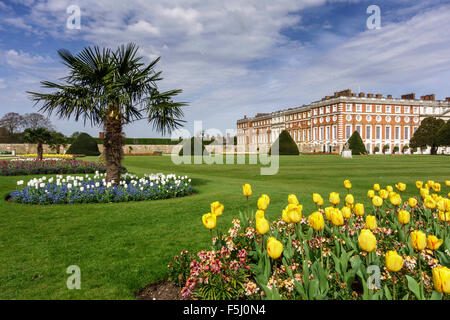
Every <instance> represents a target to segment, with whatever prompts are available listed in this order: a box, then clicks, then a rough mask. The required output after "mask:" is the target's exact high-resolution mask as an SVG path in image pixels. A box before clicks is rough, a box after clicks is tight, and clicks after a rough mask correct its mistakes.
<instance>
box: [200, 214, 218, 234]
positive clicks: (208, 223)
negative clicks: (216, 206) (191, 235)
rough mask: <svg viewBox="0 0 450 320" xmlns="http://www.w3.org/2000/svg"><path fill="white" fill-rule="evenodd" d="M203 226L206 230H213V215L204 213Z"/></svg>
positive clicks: (214, 219)
mask: <svg viewBox="0 0 450 320" xmlns="http://www.w3.org/2000/svg"><path fill="white" fill-rule="evenodd" d="M202 221H203V225H204V226H205V227H206V228H207V229H210V230H211V229H214V228H215V227H216V225H217V218H216V216H215V215H214V214H211V213H206V214H204V215H203V216H202Z"/></svg>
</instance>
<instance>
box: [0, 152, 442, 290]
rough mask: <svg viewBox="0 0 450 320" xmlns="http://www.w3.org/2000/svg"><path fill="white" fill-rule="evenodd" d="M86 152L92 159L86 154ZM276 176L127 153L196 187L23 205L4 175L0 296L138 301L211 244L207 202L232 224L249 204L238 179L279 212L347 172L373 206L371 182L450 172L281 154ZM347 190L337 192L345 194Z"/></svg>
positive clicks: (333, 187) (377, 160) (387, 159)
mask: <svg viewBox="0 0 450 320" xmlns="http://www.w3.org/2000/svg"><path fill="white" fill-rule="evenodd" d="M90 160H95V158H91V159H90ZM280 160H281V161H280V170H279V172H278V174H277V175H274V176H261V175H260V165H248V164H247V165H206V164H203V165H174V164H173V163H172V162H171V160H170V157H168V156H163V157H138V156H133V157H128V158H126V159H125V161H124V165H125V166H126V167H127V168H128V170H129V171H130V172H133V173H136V174H144V173H152V172H153V173H156V172H163V173H176V174H179V175H188V176H189V177H191V178H193V182H194V183H195V185H194V186H195V188H196V189H197V190H198V192H199V193H198V194H196V195H193V196H188V197H184V198H177V199H171V200H159V201H147V202H136V203H132V202H130V203H118V204H88V205H55V206H27V205H20V204H14V203H9V202H6V201H4V197H5V196H6V194H8V192H9V191H11V190H13V189H14V188H16V181H17V180H21V179H24V180H25V181H28V179H30V178H31V176H26V177H0V194H1V195H2V198H1V200H0V266H1V267H0V298H1V299H134V296H133V292H135V291H137V290H138V289H140V288H142V287H143V286H145V285H146V284H148V283H150V282H154V281H157V280H160V279H163V278H165V277H166V276H167V264H168V263H169V261H170V260H171V259H172V257H173V256H174V255H175V254H178V253H179V252H180V251H181V250H182V249H188V250H197V249H201V248H208V247H209V232H208V231H207V230H206V229H205V228H204V227H203V225H202V223H201V216H202V214H204V213H207V212H208V211H209V205H210V203H211V202H212V201H215V200H218V201H220V202H222V203H223V204H224V205H225V211H224V214H223V215H222V216H221V217H220V218H219V228H220V229H221V230H222V231H226V230H228V228H229V226H230V222H231V220H232V219H233V218H235V217H237V215H238V210H239V209H243V208H245V198H244V197H243V196H242V184H244V183H250V184H251V185H252V188H253V194H254V195H253V196H252V197H251V198H250V200H251V205H252V207H253V208H254V207H256V201H257V198H258V196H259V195H260V194H262V193H266V194H268V195H269V196H270V197H271V204H270V206H269V208H268V210H267V212H266V216H268V217H269V218H270V219H271V220H272V219H276V218H278V217H279V216H280V214H281V210H282V208H284V207H285V205H286V203H287V195H288V194H289V193H295V194H296V195H297V196H298V198H299V200H300V202H301V203H302V204H303V205H304V214H305V215H308V214H309V213H311V212H312V211H313V210H314V205H313V202H312V193H313V192H319V193H321V194H322V196H323V198H324V199H325V201H326V202H327V201H328V195H329V193H330V192H331V191H338V192H340V193H341V195H344V194H345V193H346V192H345V189H344V188H343V180H344V179H350V180H351V181H352V183H353V189H352V193H353V194H354V196H355V199H356V200H357V201H360V202H364V203H365V204H367V205H368V204H369V202H368V201H367V198H366V193H367V190H368V189H369V188H370V187H371V186H372V185H373V183H380V184H381V185H387V184H390V185H392V186H394V184H395V183H396V182H398V181H402V182H404V183H406V184H407V187H408V188H407V191H406V193H405V194H404V196H403V198H405V199H406V197H407V196H409V195H413V194H416V193H417V191H416V188H415V186H414V182H415V181H416V180H417V179H421V180H428V179H433V180H435V181H438V182H441V184H442V185H443V192H445V193H448V192H449V191H450V190H448V188H446V187H445V185H444V184H443V181H444V180H446V179H447V180H448V179H449V178H450V173H449V172H450V161H449V160H450V158H449V157H445V156H369V157H356V158H354V159H341V158H340V157H339V156H286V157H281V159H280ZM342 198H343V197H342ZM70 265H78V266H79V267H80V268H81V290H68V289H67V287H66V280H67V277H68V276H69V275H68V274H66V268H67V267H68V266H70Z"/></svg>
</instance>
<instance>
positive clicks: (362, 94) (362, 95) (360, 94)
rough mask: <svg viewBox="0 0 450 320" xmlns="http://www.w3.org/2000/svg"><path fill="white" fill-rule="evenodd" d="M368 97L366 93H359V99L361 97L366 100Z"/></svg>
mask: <svg viewBox="0 0 450 320" xmlns="http://www.w3.org/2000/svg"><path fill="white" fill-rule="evenodd" d="M365 96H366V95H365V94H364V92H360V93H359V95H358V97H360V98H364V97H365Z"/></svg>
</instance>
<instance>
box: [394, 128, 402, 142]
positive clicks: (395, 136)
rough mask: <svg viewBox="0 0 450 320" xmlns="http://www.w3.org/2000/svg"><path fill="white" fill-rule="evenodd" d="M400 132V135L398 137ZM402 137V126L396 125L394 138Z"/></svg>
mask: <svg viewBox="0 0 450 320" xmlns="http://www.w3.org/2000/svg"><path fill="white" fill-rule="evenodd" d="M397 132H398V137H397ZM401 139H402V127H400V126H395V127H394V140H401Z"/></svg>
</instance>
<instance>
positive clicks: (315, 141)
mask: <svg viewBox="0 0 450 320" xmlns="http://www.w3.org/2000/svg"><path fill="white" fill-rule="evenodd" d="M426 117H436V118H441V119H444V120H445V121H448V120H449V119H450V97H449V98H446V99H445V100H436V99H435V95H434V94H430V95H425V96H421V97H420V99H416V97H415V94H414V93H411V94H406V95H403V96H401V98H393V97H392V95H388V96H386V97H384V96H383V95H381V94H372V93H368V94H367V95H366V94H365V93H362V92H361V93H359V94H356V93H352V91H351V90H350V89H348V90H344V91H340V92H335V93H334V95H333V96H326V97H324V98H323V99H322V100H320V101H316V102H313V103H311V104H309V105H303V106H301V107H296V108H289V109H284V110H279V111H274V112H272V113H258V114H256V115H255V116H254V117H247V116H244V118H243V119H240V120H238V121H237V144H238V147H239V148H240V150H243V149H244V150H246V152H267V151H268V150H269V149H270V146H271V145H272V143H273V142H274V141H275V140H276V139H277V137H278V136H279V134H280V133H281V131H283V130H287V131H288V132H289V133H290V134H291V136H292V138H293V139H294V141H295V142H296V143H297V145H298V148H299V150H300V152H302V153H322V152H323V153H340V152H341V151H342V148H343V147H344V145H345V143H346V142H347V140H348V139H349V138H350V136H351V135H352V134H353V132H354V131H358V132H359V134H360V135H361V138H362V139H363V141H364V144H365V145H366V149H367V151H368V152H369V153H382V152H383V148H385V152H386V153H394V150H397V148H398V150H399V152H400V153H401V152H402V151H404V153H411V150H410V149H409V148H407V147H408V146H409V140H410V139H411V137H412V136H413V134H414V132H415V131H416V130H417V129H418V128H419V126H420V123H421V121H422V120H423V119H424V118H426ZM396 147H397V148H396ZM422 152H423V151H422ZM424 152H425V153H426V152H427V151H424ZM439 152H446V153H447V152H450V150H448V148H447V149H445V150H439Z"/></svg>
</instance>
